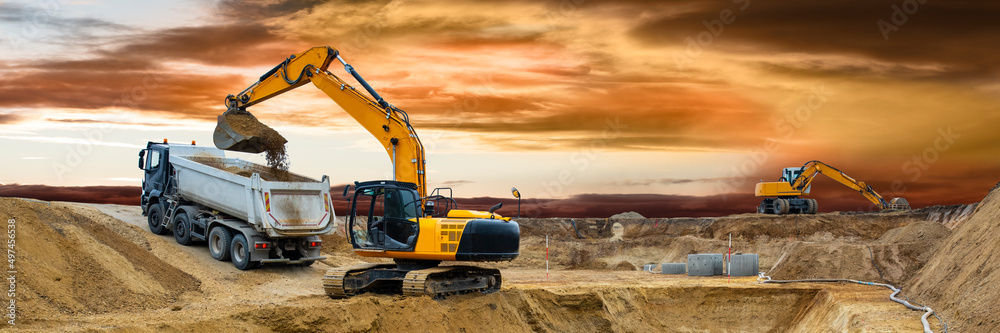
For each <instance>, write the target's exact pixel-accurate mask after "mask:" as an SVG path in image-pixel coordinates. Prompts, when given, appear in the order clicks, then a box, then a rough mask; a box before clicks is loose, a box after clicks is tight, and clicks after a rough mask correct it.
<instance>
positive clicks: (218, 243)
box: [208, 226, 233, 261]
mask: <svg viewBox="0 0 1000 333" xmlns="http://www.w3.org/2000/svg"><path fill="white" fill-rule="evenodd" d="M232 242H233V233H232V232H230V231H229V228H226V227H223V226H217V227H215V228H212V231H210V232H208V252H209V253H211V254H212V258H215V260H219V261H223V260H229V251H230V248H231V247H232V246H233V244H232Z"/></svg>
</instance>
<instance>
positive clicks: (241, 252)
mask: <svg viewBox="0 0 1000 333" xmlns="http://www.w3.org/2000/svg"><path fill="white" fill-rule="evenodd" d="M229 252H230V253H231V255H232V259H233V266H236V268H238V269H239V270H242V271H245V270H248V269H254V268H256V267H257V266H259V264H260V263H259V262H257V263H253V262H251V261H250V245H249V244H247V238H246V237H244V236H243V234H236V236H233V245H232V248H230V251H229Z"/></svg>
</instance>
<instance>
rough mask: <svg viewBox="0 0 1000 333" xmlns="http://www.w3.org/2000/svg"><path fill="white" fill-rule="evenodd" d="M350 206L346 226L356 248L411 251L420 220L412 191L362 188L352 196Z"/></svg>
mask: <svg viewBox="0 0 1000 333" xmlns="http://www.w3.org/2000/svg"><path fill="white" fill-rule="evenodd" d="M351 206H352V208H351V210H352V212H351V216H350V221H349V223H350V227H351V230H352V231H351V233H352V237H353V238H354V243H355V246H356V247H358V248H376V249H386V250H398V251H405V250H410V251H412V249H413V245H415V242H416V239H415V237H416V234H417V222H416V221H417V220H416V219H417V218H419V217H420V216H419V213H420V199H419V198H418V197H417V194H416V192H415V191H413V190H409V189H403V188H393V187H388V188H381V187H377V188H366V189H363V190H361V191H358V192H357V193H356V194H355V196H354V199H353V202H352V205H351Z"/></svg>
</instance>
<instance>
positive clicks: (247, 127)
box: [225, 112, 288, 177]
mask: <svg viewBox="0 0 1000 333" xmlns="http://www.w3.org/2000/svg"><path fill="white" fill-rule="evenodd" d="M225 116H226V122H227V123H228V124H229V126H230V127H231V128H232V129H233V130H234V131H236V132H237V133H239V134H242V135H245V136H248V137H249V136H253V137H257V138H259V139H260V142H261V143H262V144H263V145H264V153H265V158H266V159H267V165H268V166H269V167H271V169H272V172H273V173H274V174H275V175H277V176H279V177H281V176H282V175H285V174H287V173H288V154H287V152H286V151H285V143H286V142H288V140H286V139H285V137H283V136H281V134H279V133H278V131H275V130H274V129H272V128H271V127H268V126H267V125H264V124H263V123H261V122H260V121H259V120H257V117H254V116H253V115H251V114H249V113H246V114H241V113H235V112H229V113H226V114H225Z"/></svg>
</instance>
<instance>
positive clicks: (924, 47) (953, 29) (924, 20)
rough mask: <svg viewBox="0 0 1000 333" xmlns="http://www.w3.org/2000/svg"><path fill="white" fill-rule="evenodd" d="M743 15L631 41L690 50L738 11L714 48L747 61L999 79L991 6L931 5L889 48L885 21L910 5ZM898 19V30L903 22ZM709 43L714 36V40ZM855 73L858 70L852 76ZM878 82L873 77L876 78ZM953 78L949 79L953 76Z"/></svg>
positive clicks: (682, 23)
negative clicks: (808, 58)
mask: <svg viewBox="0 0 1000 333" xmlns="http://www.w3.org/2000/svg"><path fill="white" fill-rule="evenodd" d="M747 3H749V6H748V7H747V8H746V10H740V9H739V8H738V6H737V4H734V3H731V2H722V3H713V4H706V5H704V6H700V7H699V8H698V9H696V10H693V11H690V12H685V13H682V14H678V15H663V16H661V17H659V18H655V19H650V20H648V21H645V22H642V23H640V24H638V25H636V26H635V27H634V28H633V29H632V30H631V31H630V34H631V36H633V37H635V38H636V39H638V40H641V41H645V42H647V43H649V44H653V45H656V44H661V45H687V44H688V43H687V42H686V39H687V38H689V37H691V38H697V35H698V34H700V33H703V32H707V31H709V28H707V27H706V25H705V23H704V22H705V21H708V22H709V23H710V24H711V22H712V21H715V20H719V18H720V11H723V10H731V11H732V12H733V13H734V15H735V20H734V21H733V22H732V23H730V24H727V25H724V26H723V27H722V30H721V31H719V30H718V29H719V28H717V27H718V25H717V24H716V25H714V26H715V27H716V28H713V29H716V31H717V32H719V33H718V36H712V37H711V38H709V37H705V38H704V40H711V42H712V43H711V44H710V45H708V46H707V47H709V48H712V49H716V50H725V51H731V52H740V53H758V54H774V53H777V52H798V53H806V54H840V55H845V56H858V55H862V56H867V57H871V58H874V59H878V60H884V61H888V62H904V63H906V62H909V63H917V64H946V65H948V66H949V67H950V68H949V69H948V71H947V72H946V73H951V72H953V71H956V70H957V71H962V72H964V71H968V70H974V69H979V70H987V72H981V73H980V74H981V75H982V76H987V75H992V73H995V72H994V71H996V70H997V69H998V65H1000V60H997V59H996V57H993V56H992V54H995V53H996V51H998V48H1000V47H998V46H997V45H998V44H997V43H994V42H993V41H994V39H995V38H994V36H996V34H997V33H998V32H1000V22H998V21H997V20H995V19H994V18H995V16H996V13H997V11H998V10H1000V6H997V4H995V3H992V2H988V1H948V2H926V3H923V4H921V5H919V7H917V8H916V12H913V13H911V14H905V13H904V14H903V15H906V19H905V23H903V24H902V25H898V30H895V31H889V33H888V40H886V39H885V36H884V35H883V33H882V31H881V30H880V28H879V23H878V22H879V21H880V20H881V21H885V22H888V23H892V22H893V18H892V16H893V13H894V9H893V7H892V6H902V5H903V3H904V1H864V0H849V1H807V2H803V1H771V2H756V1H752V2H749V1H748V2H747ZM902 17H903V16H901V15H898V14H897V20H896V22H897V23H899V22H900V21H901V20H902ZM706 36H707V35H706ZM846 70H848V71H850V68H846ZM869 74H870V73H869ZM946 75H947V74H946Z"/></svg>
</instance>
